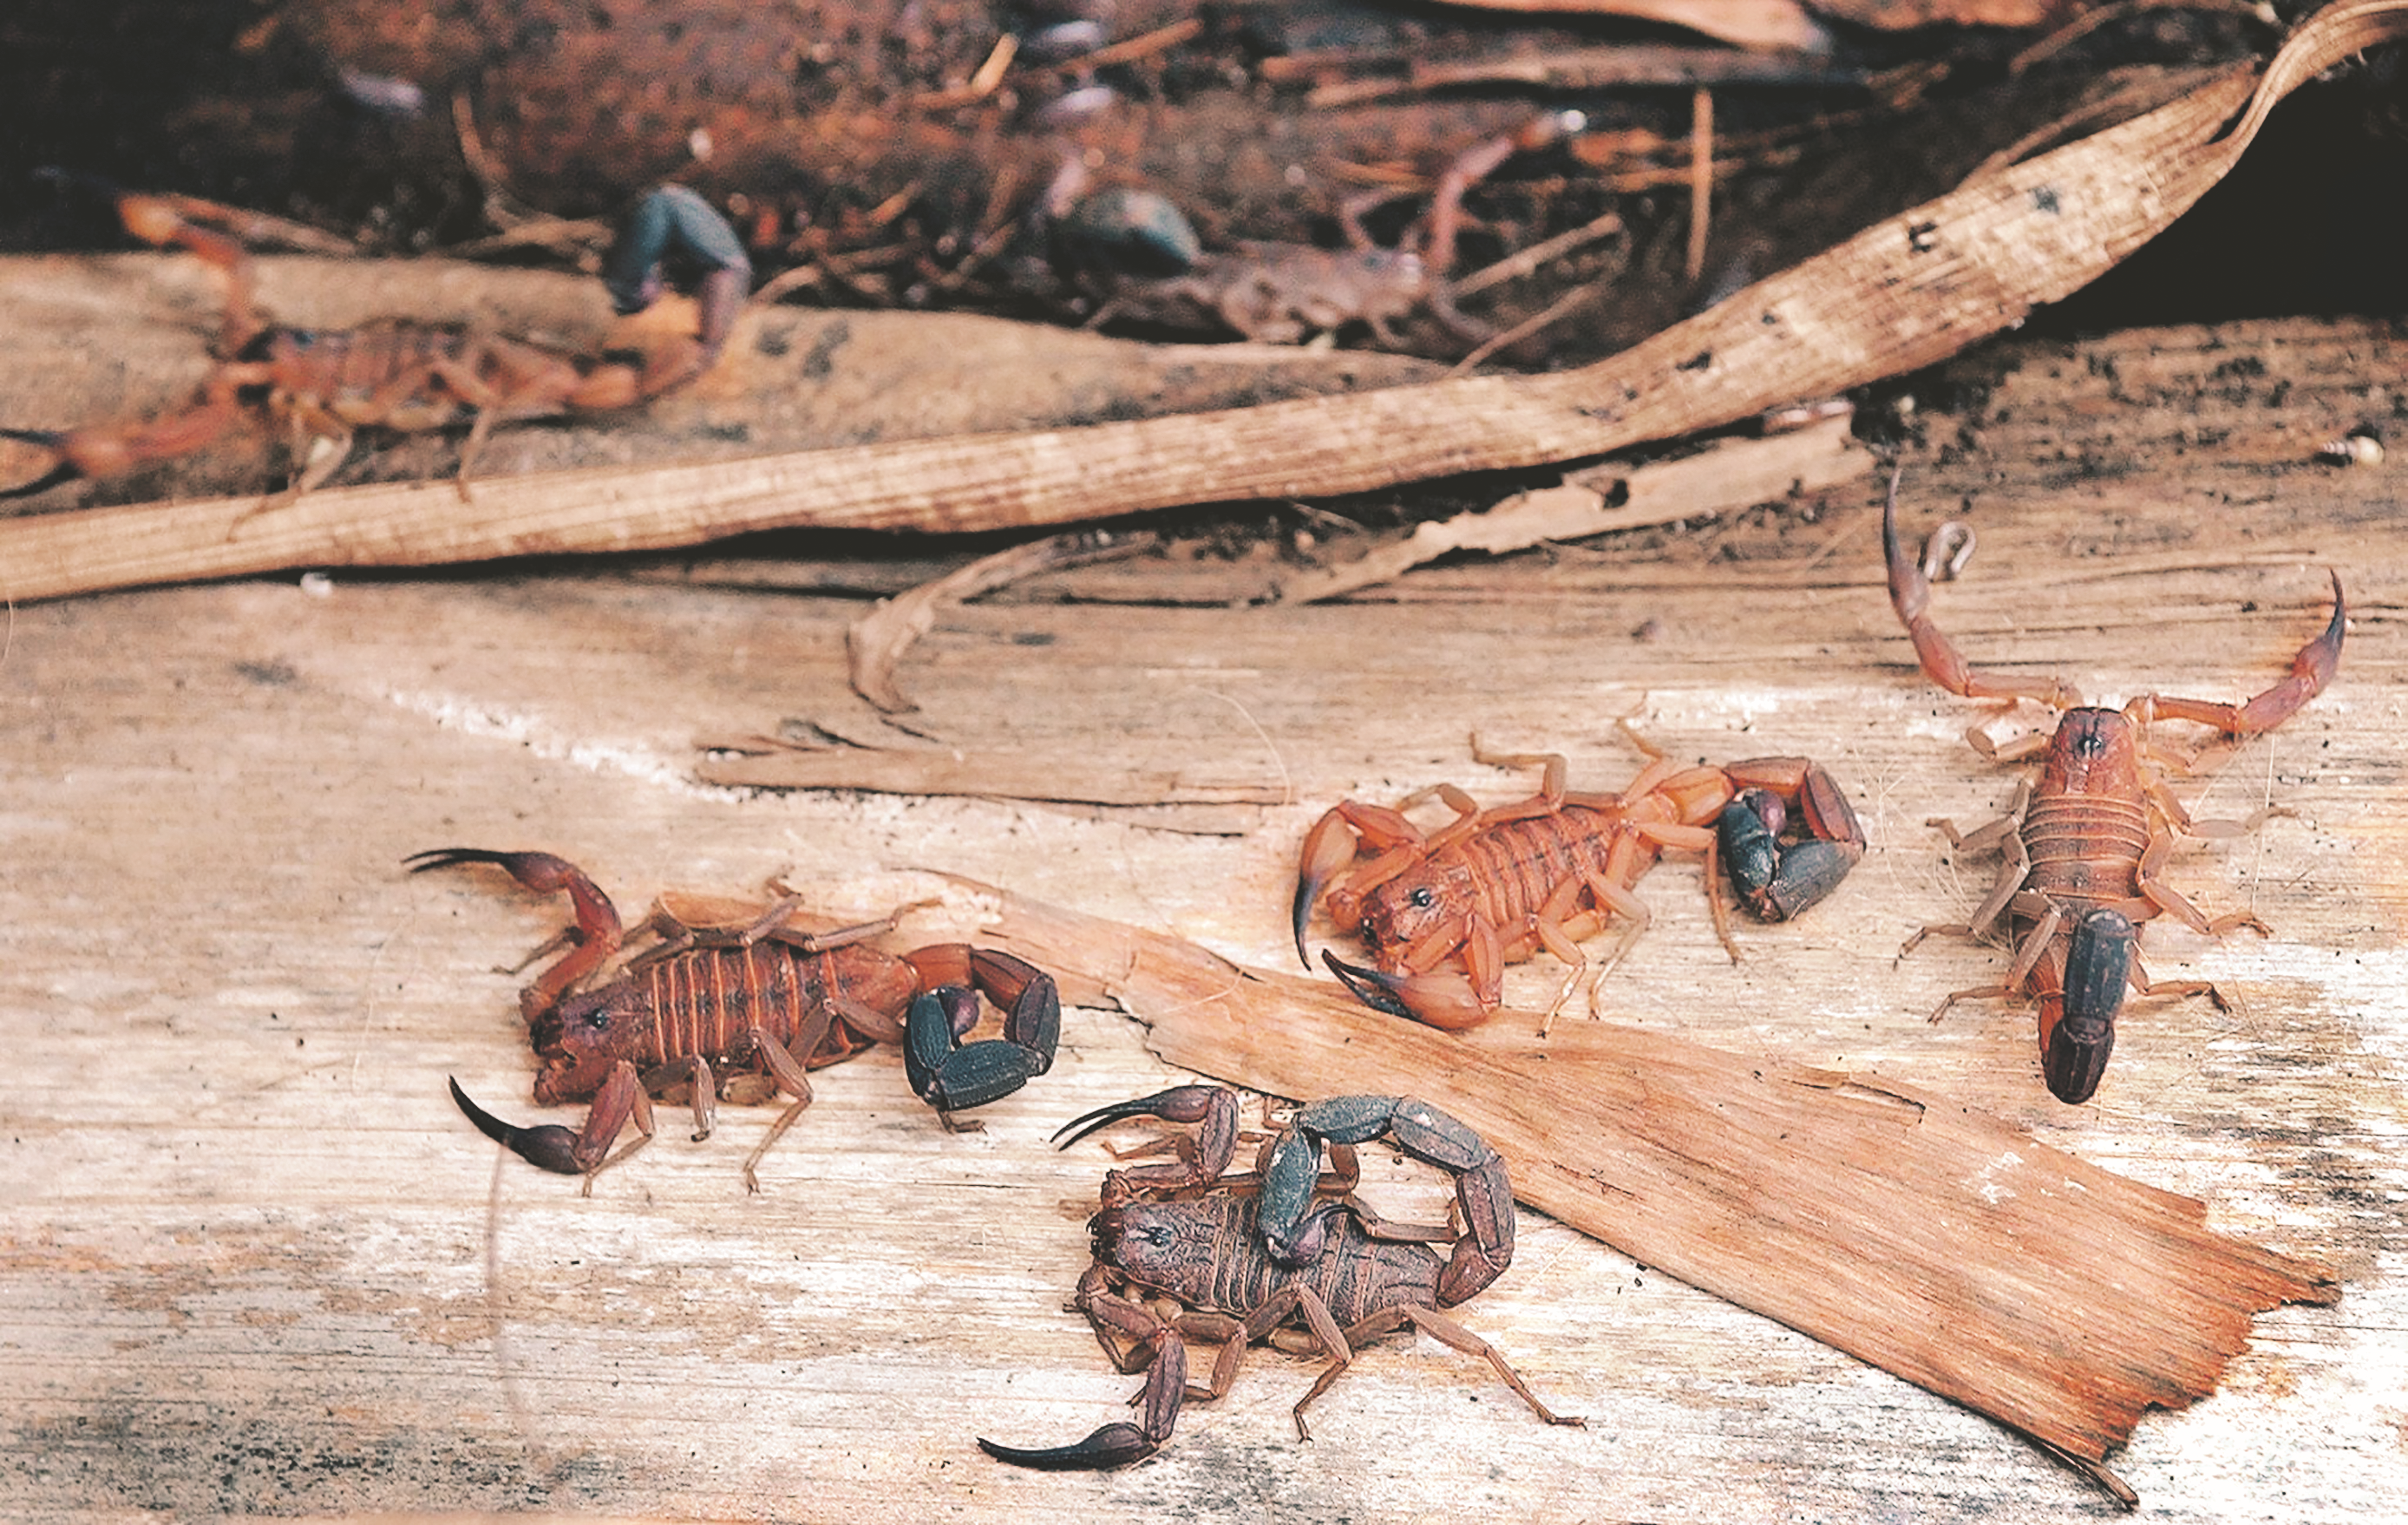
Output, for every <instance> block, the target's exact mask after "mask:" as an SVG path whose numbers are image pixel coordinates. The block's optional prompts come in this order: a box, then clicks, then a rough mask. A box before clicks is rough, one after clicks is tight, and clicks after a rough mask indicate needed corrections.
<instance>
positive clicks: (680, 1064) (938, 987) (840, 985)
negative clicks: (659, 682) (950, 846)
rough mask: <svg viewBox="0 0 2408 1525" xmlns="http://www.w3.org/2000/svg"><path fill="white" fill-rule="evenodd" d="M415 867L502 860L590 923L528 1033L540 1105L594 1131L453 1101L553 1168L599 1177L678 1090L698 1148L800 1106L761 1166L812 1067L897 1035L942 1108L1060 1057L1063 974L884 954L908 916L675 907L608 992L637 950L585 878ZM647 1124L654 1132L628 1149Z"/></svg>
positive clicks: (523, 864) (913, 1078)
mask: <svg viewBox="0 0 2408 1525" xmlns="http://www.w3.org/2000/svg"><path fill="white" fill-rule="evenodd" d="M409 863H410V865H411V871H412V872H423V871H424V870H428V869H443V868H452V867H454V866H457V865H461V864H492V865H494V866H495V867H497V868H499V869H501V870H504V871H506V872H507V873H509V875H510V877H511V878H513V879H515V880H517V881H518V882H519V884H520V885H523V886H524V887H526V888H528V889H531V890H535V891H537V892H538V893H542V894H550V893H553V892H566V894H567V896H568V899H569V902H570V904H571V905H573V906H574V907H575V908H576V912H577V925H576V926H575V927H574V928H571V929H570V930H569V931H567V932H566V934H564V940H565V941H566V942H569V943H570V944H572V945H571V946H570V948H569V951H568V952H567V953H566V955H564V956H563V957H561V958H560V959H559V960H558V961H557V962H555V963H553V964H552V967H550V968H549V969H547V970H545V971H543V972H542V973H541V974H539V975H538V976H537V977H536V981H535V983H534V984H533V985H529V986H528V987H527V988H526V989H525V991H524V992H523V993H522V994H521V996H520V1009H521V1011H522V1013H523V1015H524V1016H525V1018H526V1021H527V1026H528V1031H529V1037H530V1038H531V1040H532V1041H533V1043H534V1044H535V1049H536V1053H537V1055H538V1057H540V1058H541V1059H542V1061H543V1068H542V1070H541V1071H540V1072H538V1074H537V1076H536V1082H535V1100H536V1101H537V1102H538V1104H540V1105H544V1106H554V1105H559V1104H562V1103H565V1102H570V1101H588V1100H590V1101H592V1102H593V1106H592V1108H591V1109H590V1110H589V1111H588V1112H587V1113H586V1115H585V1124H584V1126H583V1127H582V1128H581V1129H575V1130H571V1129H566V1128H562V1127H558V1126H548V1127H543V1128H520V1127H516V1126H514V1125H512V1124H509V1123H506V1122H503V1121H502V1120H501V1119H499V1118H497V1117H495V1116H494V1115H492V1114H490V1113H488V1112H486V1111H485V1110H484V1109H483V1108H482V1107H480V1106H478V1105H477V1104H476V1103H475V1102H474V1101H470V1100H468V1095H467V1093H466V1091H464V1090H462V1089H461V1088H460V1083H459V1082H458V1081H456V1080H455V1081H453V1082H452V1100H453V1101H456V1102H458V1103H459V1106H460V1110H461V1111H462V1112H463V1113H465V1114H466V1115H467V1117H468V1120H469V1121H470V1122H472V1123H474V1124H476V1125H477V1128H478V1130H479V1131H480V1132H482V1133H483V1134H484V1135H485V1136H486V1137H487V1138H490V1139H492V1140H493V1141H494V1142H495V1143H496V1144H501V1145H502V1146H503V1147H505V1148H507V1149H509V1151H510V1152H512V1153H513V1154H516V1155H517V1156H519V1157H520V1158H523V1159H524V1160H526V1161H527V1162H528V1163H529V1164H532V1165H536V1166H538V1167H540V1168H541V1169H544V1170H548V1171H556V1172H558V1173H561V1174H564V1175H582V1176H584V1177H586V1185H587V1187H588V1188H589V1189H590V1188H591V1187H592V1184H593V1177H594V1175H595V1173H598V1172H599V1171H601V1170H602V1169H603V1168H604V1167H605V1166H607V1165H610V1164H615V1163H616V1162H617V1161H618V1160H620V1159H623V1158H626V1156H627V1155H628V1154H631V1153H633V1152H634V1151H635V1150H636V1149H638V1148H640V1147H641V1146H642V1145H643V1144H645V1143H647V1142H649V1141H650V1140H651V1138H652V1097H653V1096H654V1095H656V1094H659V1093H660V1092H662V1091H664V1090H666V1089H667V1088H668V1087H670V1086H680V1085H682V1086H687V1087H689V1088H690V1090H691V1092H692V1097H693V1106H694V1124H695V1133H694V1136H695V1140H696V1142H699V1141H701V1140H703V1139H705V1138H708V1137H710V1131H711V1127H712V1123H713V1119H714V1117H715V1104H716V1102H717V1101H719V1100H720V1098H721V1097H722V1096H723V1094H724V1095H725V1097H726V1099H728V1100H730V1101H767V1100H768V1099H769V1098H770V1097H772V1096H775V1095H776V1094H778V1093H779V1092H781V1091H783V1092H785V1093H786V1094H787V1095H790V1096H792V1097H794V1098H795V1101H794V1102H793V1104H792V1105H790V1106H789V1107H788V1108H787V1109H786V1111H785V1113H784V1114H783V1115H781V1116H780V1117H779V1119H778V1120H777V1122H776V1123H775V1124H774V1125H772V1127H771V1128H770V1129H769V1132H768V1134H767V1137H765V1138H764V1139H763V1140H762V1141H761V1143H760V1144H759V1145H758V1146H756V1147H755V1148H754V1149H753V1154H752V1157H751V1158H748V1159H747V1160H746V1161H745V1162H744V1184H745V1186H746V1187H747V1188H748V1189H751V1190H758V1189H760V1187H759V1183H758V1180H757V1177H756V1176H755V1174H754V1167H755V1166H756V1165H757V1164H758V1163H759V1161H760V1159H761V1158H762V1156H764V1155H766V1154H767V1153H768V1151H769V1147H770V1145H772V1144H776V1143H777V1142H778V1139H779V1137H780V1136H781V1134H783V1133H784V1132H785V1130H786V1129H788V1128H790V1127H792V1126H793V1125H794V1122H795V1120H796V1118H797V1117H799V1116H800V1115H802V1112H803V1109H804V1108H806V1107H808V1106H810V1103H811V1086H810V1079H809V1078H808V1076H807V1073H806V1072H808V1071H811V1070H816V1069H821V1068H823V1067H824V1066H827V1065H831V1064H835V1063H837V1062H838V1061H839V1060H841V1059H845V1058H849V1057H852V1056H853V1055H854V1054H856V1053H859V1052H860V1051H861V1050H863V1049H865V1048H867V1047H868V1046H870V1044H872V1043H875V1042H877V1041H880V1040H884V1041H885V1042H888V1043H901V1044H902V1045H903V1060H904V1073H905V1076H906V1078H907V1079H909V1081H910V1085H911V1088H912V1089H913V1090H914V1091H916V1092H917V1093H919V1095H920V1097H921V1099H922V1100H923V1101H926V1102H927V1103H928V1104H929V1105H931V1106H933V1107H935V1108H936V1109H937V1110H938V1111H939V1113H942V1114H951V1113H953V1112H957V1111H961V1110H964V1109H967V1108H970V1107H978V1106H983V1105H985V1104H986V1103H987V1102H990V1101H997V1100H999V1099H1001V1098H1003V1097H1006V1096H1009V1095H1011V1093H1012V1092H1014V1091H1016V1090H1018V1089H1020V1087H1021V1086H1025V1085H1026V1084H1027V1083H1028V1081H1029V1080H1030V1079H1031V1078H1033V1077H1035V1076H1037V1075H1041V1074H1043V1073H1044V1072H1046V1071H1047V1069H1049V1068H1050V1067H1051V1066H1052V1065H1053V1062H1054V1047H1055V1045H1056V1043H1058V1041H1059V1038H1060V1034H1061V1028H1062V1003H1061V998H1060V996H1059V995H1058V994H1057V993H1056V991H1055V989H1054V979H1053V977H1052V976H1051V975H1049V974H1046V973H1043V972H1042V971H1039V970H1037V969H1035V968H1033V967H1031V966H1030V965H1028V964H1025V963H1024V962H1022V961H1021V960H1020V959H1017V958H1014V957H1011V955H1010V954H1005V953H996V952H994V951H992V950H990V949H985V948H973V947H970V946H968V944H966V943H959V942H949V943H939V944H936V945H933V946H930V947H925V948H921V949H918V950H917V951H915V952H912V953H908V954H903V955H900V956H897V955H895V954H890V953H886V952H884V951H882V950H881V949H879V948H877V947H874V946H872V945H871V944H870V942H868V940H869V939H870V938H873V937H876V936H879V935H880V934H882V933H884V932H887V931H891V930H892V929H893V928H894V926H895V920H896V918H895V917H894V916H888V917H886V918H885V919H883V920H882V921H875V922H868V923H865V924H862V925H859V926H853V927H845V928H824V929H816V930H812V929H806V928H802V927H799V926H797V925H796V923H795V919H794V918H795V912H796V905H795V902H794V900H793V899H791V898H783V899H780V900H778V901H777V902H775V903H773V904H772V905H771V906H770V907H769V908H768V909H767V911H765V912H764V913H763V914H761V915H760V916H759V917H758V918H757V919H756V920H754V921H753V923H752V924H750V925H748V926H744V927H739V928H724V929H713V928H692V927H688V926H685V925H684V924H683V923H681V922H679V921H678V920H677V919H676V918H675V917H674V916H672V915H670V914H669V913H668V912H667V910H666V908H664V909H663V910H661V911H659V912H657V913H655V914H654V915H653V916H652V919H651V921H649V922H648V923H647V924H646V927H647V928H649V929H651V930H652V931H654V932H656V933H658V934H659V935H660V937H661V938H662V941H661V942H657V943H655V944H653V945H652V946H650V947H648V948H646V949H645V950H644V951H643V952H642V953H641V954H639V955H638V957H635V958H633V959H630V960H629V961H628V962H626V963H625V964H624V966H622V967H621V968H619V969H618V970H616V971H613V972H612V973H611V975H610V977H609V978H608V979H606V980H602V981H601V982H600V983H595V982H594V978H593V977H594V976H595V975H596V974H597V972H599V971H601V970H602V969H603V967H604V966H605V965H606V964H607V963H609V960H610V958H611V957H612V956H613V955H614V954H616V953H617V952H618V951H619V950H620V948H621V946H622V944H623V943H624V942H625V941H626V938H625V934H624V930H623V928H622V925H621V923H620V919H619V913H618V911H617V909H616V908H615V907H613V906H612V905H611V903H610V901H609V898H608V897H607V896H605V895H604V894H603V893H602V891H601V890H600V889H599V888H597V887H596V886H595V883H594V881H593V880H591V879H589V878H588V877H586V875H585V873H584V872H583V870H580V869H578V868H577V867H576V866H575V865H573V864H571V863H568V862H566V861H565V860H563V859H561V858H557V857H554V856H552V855H551V854H550V853H495V852H486V851H483V850H480V849H477V848H468V847H445V848H438V849H436V850H435V851H432V852H426V853H420V854H418V855H416V856H413V857H411V858H410V859H409ZM979 992H983V993H984V994H985V995H986V996H987V997H988V998H989V999H990V1000H993V1001H994V1002H995V1003H996V1005H997V1006H998V1007H1000V1008H1003V1009H1004V1011H1005V1018H1004V1025H1003V1036H1002V1037H1000V1038H991V1039H985V1040H982V1041H980V1042H976V1043H964V1042H963V1040H964V1039H965V1038H967V1037H968V1034H969V1032H970V1030H971V1029H973V1028H975V1027H976V1026H977V1025H978V1021H979V1014H980V1008H979ZM630 1121H633V1122H634V1123H635V1125H636V1128H637V1130H638V1133H639V1135H640V1136H639V1137H638V1139H637V1141H636V1142H635V1143H634V1144H630V1145H628V1146H627V1148H626V1149H624V1150H622V1151H620V1152H619V1153H618V1154H616V1155H613V1154H611V1153H610V1146H611V1144H613V1143H614V1142H616V1140H617V1139H618V1136H619V1134H620V1132H621V1131H622V1130H623V1129H624V1128H625V1127H626V1125H627V1124H628V1123H629V1122H630Z"/></svg>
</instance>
